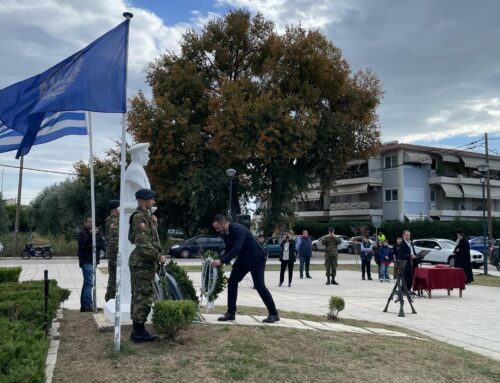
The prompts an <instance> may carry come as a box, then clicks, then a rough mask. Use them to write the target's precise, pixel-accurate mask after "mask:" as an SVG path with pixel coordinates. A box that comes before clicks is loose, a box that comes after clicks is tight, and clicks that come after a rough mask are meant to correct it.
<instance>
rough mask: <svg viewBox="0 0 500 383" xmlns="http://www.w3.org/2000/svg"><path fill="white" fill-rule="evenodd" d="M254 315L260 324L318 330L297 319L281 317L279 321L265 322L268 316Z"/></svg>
mask: <svg viewBox="0 0 500 383" xmlns="http://www.w3.org/2000/svg"><path fill="white" fill-rule="evenodd" d="M253 317H254V318H255V319H256V320H257V321H258V322H259V324H261V325H265V326H271V327H287V328H295V329H300V330H312V331H316V330H315V329H314V328H312V327H309V326H306V325H304V324H303V323H301V322H300V321H298V320H295V319H287V318H280V320H279V321H278V322H274V323H264V322H262V321H263V320H264V319H266V318H267V317H266V316H260V315H253Z"/></svg>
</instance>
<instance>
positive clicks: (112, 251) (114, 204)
mask: <svg viewBox="0 0 500 383" xmlns="http://www.w3.org/2000/svg"><path fill="white" fill-rule="evenodd" d="M119 206H120V201H118V200H116V199H113V200H111V201H109V202H108V210H109V216H108V218H106V258H107V259H108V276H109V278H108V287H107V289H106V295H105V296H104V300H105V301H106V302H107V301H109V300H110V299H115V296H116V255H117V254H118V236H119V232H120V231H119V229H118V228H119V225H120V216H119V212H118V207H119Z"/></svg>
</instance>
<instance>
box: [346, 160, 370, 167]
mask: <svg viewBox="0 0 500 383" xmlns="http://www.w3.org/2000/svg"><path fill="white" fill-rule="evenodd" d="M361 164H366V160H352V161H348V162H347V166H355V165H361Z"/></svg>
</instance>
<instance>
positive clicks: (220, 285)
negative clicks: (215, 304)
mask: <svg viewBox="0 0 500 383" xmlns="http://www.w3.org/2000/svg"><path fill="white" fill-rule="evenodd" d="M209 257H210V258H212V259H214V260H215V259H220V256H219V253H217V252H216V251H213V250H207V251H205V252H204V253H203V259H204V260H206V259H207V258H209ZM209 277H210V276H209V275H208V273H207V274H206V276H205V281H204V282H205V285H206V284H207V283H208V278H209ZM226 284H227V278H226V277H225V276H224V266H221V267H219V268H218V269H217V281H216V282H215V289H214V291H213V293H212V294H211V295H210V296H208V297H207V299H208V300H209V301H215V300H216V299H217V297H218V296H219V294H220V293H221V292H223V291H224V288H225V287H226Z"/></svg>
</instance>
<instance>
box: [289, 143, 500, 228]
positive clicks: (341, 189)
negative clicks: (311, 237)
mask: <svg viewBox="0 0 500 383" xmlns="http://www.w3.org/2000/svg"><path fill="white" fill-rule="evenodd" d="M484 163H485V156H484V154H480V153H475V152H467V151H457V150H450V149H445V148H434V147H429V146H420V145H410V144H402V143H398V142H396V141H395V142H391V143H387V144H384V145H382V146H381V148H380V150H379V153H378V154H377V155H376V156H374V157H371V158H369V159H368V160H366V161H365V160H357V161H351V162H350V163H349V164H348V168H347V170H346V172H345V174H344V175H343V176H342V178H341V179H339V180H337V182H336V185H335V187H334V188H333V189H332V190H330V192H329V193H327V194H326V195H321V194H320V192H319V191H318V190H314V189H312V190H311V191H309V192H308V193H306V195H305V196H303V198H302V199H301V200H297V201H296V208H295V211H296V215H297V217H298V218H300V219H305V220H315V221H330V220H371V221H372V222H373V223H375V224H376V223H379V222H381V221H382V220H394V219H396V220H415V219H438V220H453V219H455V218H460V219H468V220H476V219H480V218H481V217H482V203H483V202H482V184H481V175H480V173H479V172H478V169H477V167H478V166H479V165H480V164H484ZM489 165H490V177H491V182H490V184H491V200H492V215H493V217H500V157H498V156H490V159H489Z"/></svg>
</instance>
